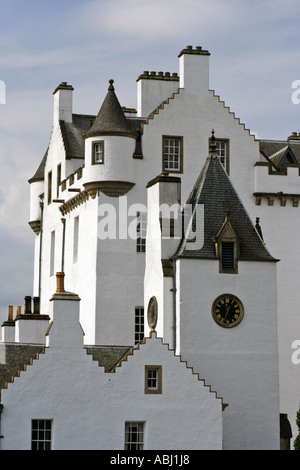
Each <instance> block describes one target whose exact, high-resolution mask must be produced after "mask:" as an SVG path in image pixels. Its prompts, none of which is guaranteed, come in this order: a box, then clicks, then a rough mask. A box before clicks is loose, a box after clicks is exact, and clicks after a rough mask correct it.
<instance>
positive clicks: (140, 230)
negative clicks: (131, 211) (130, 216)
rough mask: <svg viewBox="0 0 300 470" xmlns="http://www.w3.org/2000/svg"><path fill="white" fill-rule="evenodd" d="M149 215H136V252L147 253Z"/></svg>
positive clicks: (144, 213)
mask: <svg viewBox="0 0 300 470" xmlns="http://www.w3.org/2000/svg"><path fill="white" fill-rule="evenodd" d="M147 219H148V217H147V213H146V212H137V214H136V252H137V253H146V238H147Z"/></svg>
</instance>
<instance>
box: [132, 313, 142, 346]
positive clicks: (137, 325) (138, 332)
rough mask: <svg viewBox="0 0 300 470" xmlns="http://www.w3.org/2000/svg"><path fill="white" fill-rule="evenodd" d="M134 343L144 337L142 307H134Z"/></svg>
mask: <svg viewBox="0 0 300 470" xmlns="http://www.w3.org/2000/svg"><path fill="white" fill-rule="evenodd" d="M134 320H135V321H134V344H138V343H140V342H141V341H143V339H144V307H135V319H134Z"/></svg>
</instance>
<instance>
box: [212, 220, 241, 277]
mask: <svg viewBox="0 0 300 470" xmlns="http://www.w3.org/2000/svg"><path fill="white" fill-rule="evenodd" d="M214 242H215V247H216V255H217V257H218V258H219V272H220V273H224V274H237V273H238V257H239V240H238V238H237V236H236V234H235V232H234V230H233V227H232V225H231V223H230V221H229V218H228V211H226V215H225V221H224V223H223V225H222V227H221V229H220V230H219V233H218V235H217V236H216V237H215V239H214Z"/></svg>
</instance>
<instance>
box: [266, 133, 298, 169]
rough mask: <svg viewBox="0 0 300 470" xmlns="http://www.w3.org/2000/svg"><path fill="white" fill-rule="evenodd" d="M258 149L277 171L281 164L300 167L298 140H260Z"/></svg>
mask: <svg viewBox="0 0 300 470" xmlns="http://www.w3.org/2000/svg"><path fill="white" fill-rule="evenodd" d="M259 149H260V152H261V154H262V155H263V156H266V157H267V158H269V159H270V160H271V162H272V163H273V164H274V165H275V166H276V167H278V169H280V168H281V167H282V165H283V164H291V163H292V164H298V165H300V140H299V141H298V142H297V141H293V140H282V141H280V140H261V141H260V142H259Z"/></svg>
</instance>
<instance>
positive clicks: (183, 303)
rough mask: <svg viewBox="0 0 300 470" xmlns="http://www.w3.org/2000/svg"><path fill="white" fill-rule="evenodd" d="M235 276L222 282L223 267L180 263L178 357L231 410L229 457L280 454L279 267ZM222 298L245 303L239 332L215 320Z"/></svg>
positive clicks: (242, 268) (248, 265) (258, 266)
mask: <svg viewBox="0 0 300 470" xmlns="http://www.w3.org/2000/svg"><path fill="white" fill-rule="evenodd" d="M238 269H239V273H238V275H236V274H232V275H229V274H220V273H219V263H218V261H214V260H184V259H181V260H177V262H176V272H177V280H176V288H177V303H176V308H177V349H176V351H177V353H179V354H181V355H182V357H185V358H186V360H187V362H188V363H189V364H191V365H193V367H194V369H195V371H199V372H200V374H201V375H202V376H203V377H205V378H206V380H207V381H208V383H210V384H211V385H212V387H213V388H214V389H217V390H218V392H219V393H220V394H221V395H222V396H223V398H224V401H225V403H228V404H229V406H228V410H227V412H226V417H225V416H224V448H225V449H231V450H236V449H244V450H247V449H248V450H259V449H264V450H267V449H278V448H279V384H278V379H279V377H278V349H277V316H276V312H277V298H276V263H273V262H265V263H262V262H250V261H249V262H239V267H238ZM191 273H192V274H191ZM195 292H197V293H198V295H197V296H196V295H195ZM222 293H230V294H233V295H236V296H237V297H238V298H239V299H240V300H241V302H242V303H243V306H244V318H243V320H242V321H241V323H240V324H239V325H238V326H236V327H235V328H230V329H226V328H222V327H220V326H218V325H217V324H216V323H215V321H214V320H213V318H212V314H211V306H212V303H213V301H214V300H215V298H216V297H218V296H219V295H220V294H222Z"/></svg>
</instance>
